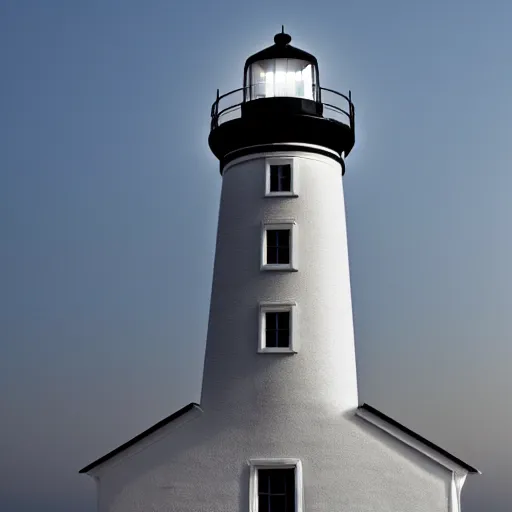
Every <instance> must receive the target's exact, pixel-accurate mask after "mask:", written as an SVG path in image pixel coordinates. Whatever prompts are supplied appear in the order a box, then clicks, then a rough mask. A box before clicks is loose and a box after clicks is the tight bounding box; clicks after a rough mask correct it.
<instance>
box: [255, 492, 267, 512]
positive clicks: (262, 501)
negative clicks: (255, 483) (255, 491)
mask: <svg viewBox="0 0 512 512" xmlns="http://www.w3.org/2000/svg"><path fill="white" fill-rule="evenodd" d="M269 498H270V496H269V495H268V494H260V496H259V498H258V512H270V511H269V503H268V502H269Z"/></svg>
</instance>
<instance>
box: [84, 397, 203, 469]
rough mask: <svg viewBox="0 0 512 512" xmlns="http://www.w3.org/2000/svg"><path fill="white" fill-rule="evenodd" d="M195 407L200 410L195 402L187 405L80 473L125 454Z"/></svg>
mask: <svg viewBox="0 0 512 512" xmlns="http://www.w3.org/2000/svg"><path fill="white" fill-rule="evenodd" d="M195 407H197V408H199V409H200V407H199V405H198V404H196V403H194V402H192V403H190V404H188V405H186V406H185V407H183V408H182V409H180V410H179V411H176V412H175V413H173V414H171V415H170V416H167V418H164V419H163V420H161V421H159V422H158V423H155V424H154V425H153V426H152V427H149V428H148V429H147V430H144V432H142V433H140V434H139V435H137V436H135V437H134V438H133V439H130V440H129V441H127V442H126V443H124V444H122V445H121V446H118V447H117V448H116V449H115V450H112V451H111V452H109V453H107V454H106V455H103V457H100V458H99V459H97V460H95V461H94V462H91V463H90V464H89V465H88V466H85V468H82V469H81V470H80V471H79V473H88V472H89V471H90V470H91V469H93V468H95V467H96V466H99V465H100V464H103V463H104V462H106V461H107V460H109V459H111V458H112V457H115V456H116V455H118V454H119V453H121V452H124V451H125V450H126V449H127V448H129V447H130V446H133V445H134V444H136V443H138V442H139V441H141V440H142V439H144V438H145V437H147V436H149V435H150V434H153V432H156V431H157V430H160V429H161V428H162V427H165V425H168V424H169V423H171V421H174V420H176V419H178V418H179V417H180V416H183V415H184V414H186V413H187V412H188V411H190V410H191V409H194V408H195Z"/></svg>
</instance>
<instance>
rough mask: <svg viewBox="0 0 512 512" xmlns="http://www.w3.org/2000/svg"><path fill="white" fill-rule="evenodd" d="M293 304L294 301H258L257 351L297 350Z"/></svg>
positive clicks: (293, 351) (286, 351)
mask: <svg viewBox="0 0 512 512" xmlns="http://www.w3.org/2000/svg"><path fill="white" fill-rule="evenodd" d="M295 306H296V304H295V302H262V303H260V320H259V322H260V325H259V347H258V352H273V353H290V352H291V353H296V352H297V347H296V345H297V343H296V340H295V335H294V331H295V329H296V323H297V319H296V311H295Z"/></svg>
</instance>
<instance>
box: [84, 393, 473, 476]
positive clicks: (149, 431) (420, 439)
mask: <svg viewBox="0 0 512 512" xmlns="http://www.w3.org/2000/svg"><path fill="white" fill-rule="evenodd" d="M194 408H197V409H199V410H201V408H200V406H199V404H196V403H194V402H192V403H190V404H188V405H186V406H185V407H183V408H182V409H180V410H179V411H176V412H175V413H173V414H171V415H170V416H167V417H166V418H164V419H163V420H161V421H159V422H158V423H155V425H153V426H152V427H150V428H148V429H147V430H145V431H144V432H142V433H140V434H138V435H137V436H135V437H134V438H132V439H130V440H129V441H127V442H126V443H124V444H122V445H121V446H118V447H117V448H115V449H114V450H112V451H111V452H109V453H107V454H106V455H103V457H100V458H99V459H97V460H95V461H94V462H91V463H90V464H89V465H87V466H85V467H84V468H83V469H81V470H80V471H79V473H88V472H89V471H90V470H91V469H93V468H95V467H97V466H99V465H100V464H103V463H104V462H106V461H107V460H109V459H111V458H113V457H115V456H116V455H118V454H120V453H121V452H123V451H125V450H126V449H128V448H130V447H131V446H133V445H134V444H136V443H138V442H139V441H141V440H142V439H144V438H145V437H147V436H149V435H151V434H153V433H154V432H156V431H157V430H160V429H161V428H163V427H164V426H166V425H168V424H169V423H171V422H172V421H174V420H176V419H178V418H179V417H181V416H183V415H184V414H186V413H187V412H189V411H190V410H192V409H194ZM359 411H366V412H367V413H369V414H370V417H374V418H377V419H378V420H380V421H381V422H384V423H385V424H386V425H388V426H389V427H391V428H392V429H396V430H398V431H400V432H402V433H404V434H405V435H406V436H408V437H409V438H411V439H414V440H415V441H417V442H419V443H420V444H421V445H422V446H423V447H426V448H427V449H429V450H432V451H434V452H435V453H437V454H439V455H441V457H444V458H445V459H448V460H449V461H451V462H453V463H455V464H456V465H457V466H459V467H461V468H463V469H465V470H466V471H468V472H469V473H478V474H480V471H479V470H478V469H476V468H474V467H473V466H470V465H469V464H467V463H466V462H464V461H463V460H461V459H459V458H458V457H456V456H455V455H452V454H451V453H449V452H447V451H446V450H444V449H443V448H441V447H439V446H437V445H436V444H434V443H432V442H431V441H429V440H428V439H425V438H424V437H423V436H420V435H419V434H417V433H416V432H413V431H412V430H410V429H409V428H407V427H405V426H404V425H402V424H401V423H398V421H396V420H394V419H393V418H390V417H389V416H387V415H386V414H384V413H383V412H380V411H379V410H377V409H375V407H372V406H371V405H368V404H363V405H360V406H359V407H358V410H357V412H356V414H357V415H358V416H360V417H362V418H363V419H365V420H367V421H369V422H370V423H372V424H374V425H375V426H377V427H379V428H381V429H382V430H385V431H386V432H388V433H389V434H390V435H393V436H394V437H398V436H397V435H395V434H394V433H393V431H390V430H388V429H385V428H383V427H382V425H380V424H378V422H374V421H371V419H370V418H369V417H368V415H367V414H366V415H365V414H364V413H362V414H361V413H360V412H359ZM401 440H402V441H404V439H401ZM404 442H405V441H404ZM406 444H409V446H413V445H412V444H411V443H406ZM413 447H415V446H413ZM420 451H422V452H423V453H424V454H426V455H427V456H428V455H429V454H428V453H426V452H425V451H423V450H420ZM431 458H432V457H431Z"/></svg>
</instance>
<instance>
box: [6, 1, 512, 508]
mask: <svg viewBox="0 0 512 512" xmlns="http://www.w3.org/2000/svg"><path fill="white" fill-rule="evenodd" d="M511 23H512V3H510V2H507V1H505V0H486V1H485V2H483V1H480V0H479V1H476V0H469V1H468V0H464V1H463V0H431V1H429V2H411V1H406V0H387V1H386V2H383V1H381V0H366V1H355V0H344V1H342V2H339V1H334V0H317V1H316V2H310V1H308V2H306V1H303V0H296V1H294V2H290V1H285V0H272V1H271V0H260V1H259V2H258V3H256V4H254V3H253V4H250V3H249V4H244V3H243V2H239V1H238V0H237V1H235V0H227V1H218V2H209V1H206V0H190V1H188V2H179V3H178V2H174V1H172V0H145V1H141V0H139V1H136V0H122V1H121V0H89V1H87V2H79V1H78V0H74V1H73V0H71V1H70V0H44V1H41V0H39V1H36V0H33V1H30V0H1V1H0V65H1V68H0V69H1V73H0V208H1V215H0V234H1V251H0V264H1V265H0V269H1V273H0V329H1V330H0V351H1V352H0V354H1V355H0V390H1V393H0V418H1V421H0V454H1V455H0V510H2V511H6V512H7V511H8V512H36V511H37V512H70V511H74V512H93V511H94V510H95V506H96V501H95V487H94V483H93V481H92V480H91V479H89V478H88V477H87V476H84V475H79V474H78V470H79V469H80V468H82V467H83V466H85V465H86V464H88V463H89V462H91V461H92V460H95V459H96V458H98V457H100V456H101V455H103V454H105V453H106V452H108V451H110V450H112V449H113V448H115V447H116V446H118V445H119V444H121V443H123V442H124V441H126V440H128V439H129V438H131V437H133V436H134V435H136V434H138V433H139V432H141V431H143V430H145V429H146V428H148V427H149V426H151V425H152V424H154V423H156V422H157V421H158V420H160V419H162V418H163V417H165V416H167V415H169V414H171V413H172V412H174V411H176V410H177V409H179V408H180V407H182V406H184V405H186V404H188V403H189V402H192V401H196V402H197V401H199V399H200V388H201V372H202V364H203V356H204V347H205V338H206V328H207V320H208V307H209V299H210V288H211V279H212V270H213V256H214V249H215V247H214V245H215V234H216V233H215V232H216V223H217V213H218V206H219V194H220V186H221V178H220V176H219V170H218V162H217V161H216V159H215V157H214V156H213V155H212V154H211V153H210V151H209V148H208V144H207V137H208V131H209V120H210V119H209V116H210V107H211V103H212V102H213V101H214V99H215V93H216V89H217V88H219V89H220V90H221V92H227V91H229V90H232V89H235V88H238V87H240V86H241V85H242V70H243V65H244V62H245V59H246V58H247V57H248V56H249V55H251V54H252V53H255V52H256V51H259V50H260V49H262V48H264V47H266V46H269V45H270V44H272V42H273V41H272V38H273V36H274V34H275V33H276V32H278V31H280V28H281V25H282V24H284V25H285V29H286V31H287V32H289V33H290V34H291V35H292V37H293V42H292V44H294V45H295V46H298V47H299V48H303V49H305V50H306V51H309V52H310V53H313V54H314V55H315V56H316V57H317V58H318V60H319V66H320V75H321V81H322V85H324V86H325V87H329V88H332V89H336V90H339V91H342V92H346V91H347V90H349V89H351V90H352V95H353V100H354V103H355V107H356V116H357V117H356V121H357V124H356V129H357V132H356V146H355V148H354V150H353V151H352V153H351V154H350V156H349V157H348V159H347V172H346V174H345V178H344V186H345V197H346V209H347V223H348V240H349V253H350V265H351V281H352V293H353V306H354V321H355V335H356V352H357V364H358V379H359V392H360V401H361V402H367V403H369V404H371V405H373V406H374V407H377V408H378V409H380V410H382V411H383V412H384V413H386V414H388V415H390V416H391V417H394V418H396V419H397V420H398V421H400V422H401V423H403V424H405V425H407V426H408V427H409V428H411V429H413V430H415V431H417V432H418V433H420V434H422V435H424V436H425V437H427V438H428V439H430V440H431V441H433V442H435V443H437V444H439V445H441V446H442V447H444V448H445V449H447V450H449V451H451V452H452V453H454V454H456V455H457V456H459V457H460V458H462V459H463V460H465V461H467V462H468V463H470V464H472V465H474V466H476V467H478V468H479V469H480V470H481V471H482V472H483V475H482V476H472V477H469V478H468V479H467V481H466V484H465V487H464V490H463V510H464V512H481V511H483V510H485V512H509V511H510V502H511V499H512V490H511V487H510V484H509V480H510V471H511V469H512V468H511V465H512V463H511V461H512V442H511V434H510V433H511V432H512V413H511V410H510V408H511V405H510V403H511V402H510V396H511V394H512V372H511V371H510V366H511V361H512V343H511V339H512V315H511V314H510V311H512V293H511V290H512V267H511V265H512V264H511V262H512V236H511V229H510V225H511V218H512V201H510V199H509V198H510V190H511V189H512V173H511V172H510V170H511V165H510V162H511V158H510V145H511V144H510V140H511V139H510V137H511V134H512V97H511V95H510V91H512V66H510V55H511V54H512V37H511V36H510V26H511Z"/></svg>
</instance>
